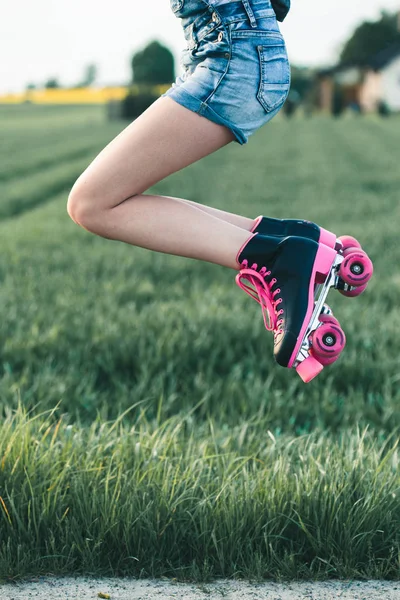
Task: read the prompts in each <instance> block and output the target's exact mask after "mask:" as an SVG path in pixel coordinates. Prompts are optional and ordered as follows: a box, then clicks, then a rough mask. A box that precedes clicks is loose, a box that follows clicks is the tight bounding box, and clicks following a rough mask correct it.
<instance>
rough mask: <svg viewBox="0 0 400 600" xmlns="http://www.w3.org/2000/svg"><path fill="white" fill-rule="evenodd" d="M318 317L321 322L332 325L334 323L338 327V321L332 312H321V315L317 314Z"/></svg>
mask: <svg viewBox="0 0 400 600" xmlns="http://www.w3.org/2000/svg"><path fill="white" fill-rule="evenodd" d="M318 319H319V321H320V322H321V323H331V324H332V325H336V326H337V327H339V328H340V323H339V321H338V320H337V319H336V318H335V317H334V316H333V315H332V314H330V315H325V314H321V315H319V317H318Z"/></svg>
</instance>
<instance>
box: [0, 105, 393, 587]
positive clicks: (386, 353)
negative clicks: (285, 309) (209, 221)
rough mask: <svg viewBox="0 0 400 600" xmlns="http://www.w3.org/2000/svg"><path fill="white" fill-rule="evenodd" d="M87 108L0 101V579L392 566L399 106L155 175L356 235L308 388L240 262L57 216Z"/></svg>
mask: <svg viewBox="0 0 400 600" xmlns="http://www.w3.org/2000/svg"><path fill="white" fill-rule="evenodd" d="M102 110H103V109H102V108H97V107H68V108H66V107H50V108H49V107H35V106H15V107H1V108H0V130H1V132H2V133H1V145H0V239H1V253H0V282H1V285H0V369H1V371H0V373H1V375H0V406H1V415H2V418H1V422H0V578H1V579H3V580H10V579H11V578H14V579H17V578H19V577H21V576H23V575H26V574H33V573H34V574H39V573H53V574H60V573H72V572H74V573H92V574H100V573H101V574H104V575H128V574H129V575H137V576H162V575H165V576H168V577H177V578H179V579H196V580H207V579H209V578H210V577H218V576H224V577H232V576H235V577H252V578H270V577H271V578H277V579H282V578H284V579H285V578H319V579H321V578H326V577H333V578H336V577H355V578H357V577H360V578H371V577H373V578H375V577H376V578H387V579H395V578H399V576H400V535H399V533H400V502H399V494H400V477H399V470H398V464H399V449H398V439H399V432H400V410H399V404H400V403H399V400H400V359H399V356H400V313H399V310H398V302H399V292H400V269H399V259H400V248H399V243H398V242H399V232H398V229H399V222H400V221H399V219H400V208H399V200H398V197H399V188H400V170H399V160H400V150H399V136H400V119H399V118H396V117H393V118H390V119H387V120H385V119H383V120H381V119H378V118H375V117H368V118H355V117H353V118H350V117H345V118H342V119H340V120H332V119H329V118H327V117H323V116H316V117H313V118H310V119H306V118H295V119H293V120H287V119H283V118H280V117H278V118H277V119H275V120H274V121H272V122H271V123H270V124H269V125H267V126H266V127H265V128H263V129H262V130H261V131H259V132H257V134H256V135H255V136H254V137H253V138H251V140H250V143H249V144H248V145H247V146H244V147H240V146H239V145H238V144H231V145H230V146H228V147H226V148H223V149H222V150H220V151H219V152H217V153H215V154H213V155H211V156H209V157H207V158H206V159H204V160H202V161H200V162H199V163H197V164H194V165H192V166H190V167H189V168H187V169H185V170H184V171H182V172H180V173H176V174H174V175H173V176H171V177H169V178H167V179H165V180H164V181H161V182H160V183H158V184H157V185H156V186H154V187H153V188H151V190H150V191H151V192H153V193H160V194H165V195H170V196H177V197H182V198H188V199H191V200H195V201H197V202H203V203H207V204H209V205H212V206H216V207H218V208H222V209H225V210H230V211H232V212H238V213H240V214H243V215H246V216H248V217H256V216H257V215H259V214H261V213H262V214H266V215H269V216H273V217H279V218H285V217H286V218H289V217H299V218H305V219H309V220H312V221H316V222H318V223H319V224H320V225H321V226H323V227H325V228H327V229H329V230H332V231H334V232H336V233H337V235H343V234H350V235H353V236H355V237H356V238H357V239H359V241H360V242H361V244H362V245H363V247H365V249H366V250H367V252H368V254H369V255H370V257H371V259H372V260H373V262H374V267H375V274H374V277H373V279H372V280H371V282H370V283H369V285H368V289H367V290H366V292H365V293H364V294H363V295H361V296H360V297H358V298H354V299H353V298H350V299H349V298H344V297H342V296H341V295H340V294H338V293H334V292H332V293H331V294H330V295H329V297H328V303H329V305H330V306H331V307H332V309H333V311H334V313H335V316H337V318H338V319H339V321H340V322H341V325H342V327H343V329H344V331H345V333H346V336H347V346H346V348H345V350H344V352H343V355H342V356H341V358H340V360H339V361H338V362H337V363H335V364H334V365H332V366H330V367H327V368H325V369H324V371H323V372H322V373H321V374H320V375H319V376H318V377H317V378H316V379H315V380H313V381H312V382H311V383H309V384H304V383H303V382H302V381H301V380H300V378H299V377H298V375H297V374H296V373H295V372H294V371H292V370H288V369H283V368H282V367H279V366H278V365H277V364H276V363H275V361H274V359H273V357H272V346H273V336H272V335H271V334H270V333H268V332H267V331H266V330H265V328H264V324H263V320H262V316H261V311H260V308H259V306H258V305H257V304H256V303H255V302H253V301H251V300H250V299H249V298H248V296H247V295H246V294H244V293H243V292H242V291H241V290H239V288H238V287H237V286H236V284H235V283H234V276H235V272H234V271H230V270H228V269H224V268H222V267H219V266H216V265H212V264H209V263H203V262H198V261H194V260H190V259H184V258H180V257H174V256H167V255H164V254H157V253H153V252H150V251H147V250H144V249H140V248H134V247H132V246H129V245H127V244H123V243H120V242H115V241H110V240H106V239H102V238H99V237H96V236H94V235H92V234H90V233H88V232H87V231H85V230H83V229H81V228H79V227H78V226H77V225H76V224H75V223H73V222H72V221H71V220H70V219H69V217H68V214H67V212H66V201H67V196H68V192H69V189H70V188H71V187H72V184H73V183H74V181H75V179H76V178H77V177H78V175H79V174H80V173H81V172H82V171H83V170H84V169H85V168H86V166H87V165H88V164H89V163H90V161H91V160H92V159H93V158H94V157H95V156H96V154H97V153H98V152H99V151H100V150H101V149H102V148H103V147H104V146H105V145H106V144H107V143H108V142H109V141H110V140H111V139H112V138H113V137H114V136H115V135H117V134H118V133H119V131H121V129H122V128H123V127H124V126H125V125H126V124H127V123H125V124H124V123H106V122H105V120H104V116H103V113H102Z"/></svg>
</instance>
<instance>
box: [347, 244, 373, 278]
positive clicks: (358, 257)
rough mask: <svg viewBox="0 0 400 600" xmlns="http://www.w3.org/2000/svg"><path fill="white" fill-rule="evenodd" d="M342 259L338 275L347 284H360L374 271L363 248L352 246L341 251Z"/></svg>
mask: <svg viewBox="0 0 400 600" xmlns="http://www.w3.org/2000/svg"><path fill="white" fill-rule="evenodd" d="M343 256H344V257H345V258H344V261H343V262H342V263H341V264H340V268H339V277H341V278H342V279H343V281H344V282H345V283H347V284H349V285H353V286H361V285H364V284H365V283H367V282H368V281H369V280H370V279H371V277H372V273H373V272H374V267H373V265H372V261H371V259H370V258H369V256H368V254H367V253H366V252H364V250H359V249H357V250H356V249H355V248H354V247H350V248H346V250H345V251H344V252H343Z"/></svg>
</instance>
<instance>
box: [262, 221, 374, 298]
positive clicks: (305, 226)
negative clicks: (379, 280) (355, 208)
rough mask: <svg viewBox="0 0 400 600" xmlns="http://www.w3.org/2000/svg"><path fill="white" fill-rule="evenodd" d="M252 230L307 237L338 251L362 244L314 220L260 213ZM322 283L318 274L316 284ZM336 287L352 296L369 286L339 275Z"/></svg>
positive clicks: (346, 294)
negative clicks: (275, 217) (276, 216)
mask: <svg viewBox="0 0 400 600" xmlns="http://www.w3.org/2000/svg"><path fill="white" fill-rule="evenodd" d="M251 232H253V233H261V234H262V235H273V236H279V237H286V236H288V235H296V236H300V237H307V238H309V239H311V240H315V241H316V242H319V243H320V244H325V246H329V248H334V249H335V250H337V251H338V252H346V251H347V250H350V248H352V249H361V244H360V243H359V242H358V241H357V240H356V239H355V238H353V237H351V236H349V235H343V236H340V237H339V238H337V237H336V235H335V234H334V233H332V232H331V231H328V230H327V229H324V228H323V227H320V226H319V225H317V224H316V223H313V222H312V221H305V220H303V219H273V218H272V217H264V216H263V215H260V216H258V217H256V219H255V224H254V226H253V228H252V229H251ZM320 283H323V278H321V277H320V276H317V279H316V284H317V285H318V284H320ZM335 287H336V289H337V290H339V292H340V293H341V294H343V295H344V296H347V297H349V298H352V297H355V296H359V295H360V294H361V293H362V292H363V291H364V290H365V288H366V287H367V283H365V284H361V285H360V284H358V283H357V282H356V281H353V282H349V281H344V280H343V279H342V278H341V277H338V279H337V280H336V282H335Z"/></svg>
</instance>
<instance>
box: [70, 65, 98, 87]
mask: <svg viewBox="0 0 400 600" xmlns="http://www.w3.org/2000/svg"><path fill="white" fill-rule="evenodd" d="M96 77H97V66H96V65H95V64H93V63H91V64H90V65H87V66H86V68H85V72H84V75H83V79H82V81H81V82H80V83H78V85H77V86H75V87H77V88H83V87H88V86H89V85H92V83H94V82H95V80H96Z"/></svg>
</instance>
